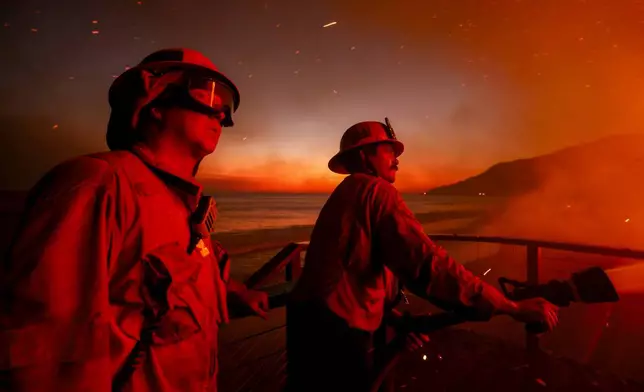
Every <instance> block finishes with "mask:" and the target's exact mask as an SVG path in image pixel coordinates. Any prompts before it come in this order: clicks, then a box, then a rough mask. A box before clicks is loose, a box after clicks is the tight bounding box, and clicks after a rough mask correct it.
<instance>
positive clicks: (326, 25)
mask: <svg viewBox="0 0 644 392" xmlns="http://www.w3.org/2000/svg"><path fill="white" fill-rule="evenodd" d="M334 24H338V22H331V23H327V24H325V25H324V26H322V27H329V26H333V25H334Z"/></svg>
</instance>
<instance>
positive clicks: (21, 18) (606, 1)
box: [0, 0, 644, 192]
mask: <svg viewBox="0 0 644 392" xmlns="http://www.w3.org/2000/svg"><path fill="white" fill-rule="evenodd" d="M68 3H69V4H68V6H66V7H60V6H59V5H56V4H54V2H47V1H44V0H30V1H25V2H20V3H19V4H12V5H10V6H8V8H9V12H8V13H7V15H6V16H5V18H6V20H5V21H3V22H4V27H2V28H1V30H0V42H1V43H2V47H3V48H6V49H3V54H4V58H5V59H7V60H8V61H5V62H3V64H2V65H0V69H1V71H2V75H3V76H2V82H1V84H0V86H1V87H2V88H0V99H1V100H2V103H3V104H2V108H1V109H0V115H1V117H0V120H1V121H2V124H0V125H2V127H3V132H2V136H0V138H1V139H0V143H2V144H1V145H2V148H3V149H4V151H3V155H2V157H3V158H2V159H3V160H2V162H1V163H2V166H3V167H4V170H3V171H2V173H0V181H1V182H2V183H1V184H0V185H1V186H2V188H5V189H7V188H24V187H28V186H30V185H31V184H32V183H33V182H34V181H35V180H36V179H37V178H38V177H39V176H40V175H42V174H43V173H44V171H45V170H47V169H48V168H49V167H50V166H51V165H53V164H55V163H56V162H57V161H59V160H61V159H65V158H67V157H71V156H73V155H76V154H79V153H86V152H93V151H97V150H103V149H105V143H104V131H105V126H106V122H107V117H108V115H109V107H108V105H107V100H106V95H107V89H108V88H109V85H110V83H111V82H112V81H113V77H114V76H115V75H118V74H119V73H120V72H122V71H123V70H124V68H125V67H126V66H131V65H134V64H135V63H136V62H138V61H139V60H140V59H141V58H142V57H143V56H145V55H146V54H148V53H150V52H151V51H153V50H156V49H160V48H162V47H175V46H187V47H192V48H195V49H199V50H201V51H203V52H205V53H206V54H207V55H208V56H210V57H211V58H212V59H213V60H214V62H215V63H217V64H218V66H219V67H220V68H221V69H222V70H223V71H224V73H226V74H227V75H228V76H230V78H231V79H232V80H233V81H235V82H236V84H237V85H238V87H239V88H240V90H241V93H242V104H241V107H240V110H239V111H238V112H237V117H236V124H237V125H236V126H235V127H234V128H232V129H227V130H226V131H225V133H224V135H223V137H222V140H221V143H220V145H219V147H218V149H217V151H216V152H215V154H213V155H212V156H211V157H209V158H208V159H207V160H206V161H205V162H204V165H203V167H202V171H201V173H200V178H201V179H202V180H203V181H204V182H205V183H206V184H208V185H209V187H211V188H212V189H214V190H246V191H289V192H318V191H320V192H326V191H329V190H331V189H332V188H333V187H334V186H335V185H336V184H337V183H338V181H339V180H340V178H341V177H340V176H336V175H334V174H332V173H330V172H329V171H328V169H327V167H326V163H327V161H328V159H329V158H330V157H331V156H332V155H333V154H334V153H335V152H336V151H337V148H338V145H339V140H340V137H341V135H342V133H343V131H344V130H345V129H346V128H348V127H349V126H350V125H351V124H353V123H355V122H358V121H363V120H381V121H382V120H383V119H384V117H385V116H387V117H389V118H390V119H391V121H392V123H393V125H394V128H395V129H396V132H397V134H398V136H399V138H400V139H401V140H402V141H403V142H404V143H405V145H406V151H405V154H404V155H403V156H402V157H401V165H400V169H401V170H400V172H399V180H398V182H397V185H398V187H399V189H401V190H403V191H419V190H424V189H428V188H430V187H433V186H436V185H440V184H445V183H450V182H454V181H458V180H460V179H462V178H464V177H467V176H469V175H472V174H475V173H477V172H479V171H482V170H484V169H485V168H487V167H488V166H490V165H492V164H494V163H496V162H498V161H502V160H511V159H516V158H520V157H527V156H533V155H538V154H541V153H544V152H549V151H552V150H556V149H558V148H561V147H563V146H567V145H574V144H578V143H580V142H584V141H589V140H593V139H597V138H599V137H601V136H605V135H609V134H616V133H632V132H640V130H641V127H640V124H641V122H642V120H643V116H644V114H643V113H644V110H643V109H644V99H642V92H641V91H644V89H643V88H644V72H642V70H643V69H644V54H642V51H641V48H642V45H641V37H644V3H642V2H639V1H626V0H624V1H622V0H583V1H579V0H575V1H573V0H534V1H528V0H525V1H509V0H506V1H503V0H498V1H488V0H442V1H429V0H428V1H421V0H415V1H412V0H400V1H395V2H393V1H386V2H385V1H369V2H367V1H353V0H329V1H321V0H319V1H307V2H303V1H295V0H284V1H259V0H239V1H234V2H223V3H222V2H211V1H206V0H195V1H193V2H191V3H190V4H189V5H188V3H186V4H185V6H183V7H182V6H181V3H178V2H176V1H171V0H158V1H149V2H146V1H144V2H139V3H141V4H137V2H136V1H131V2H130V1H128V2H113V1H107V0H105V1H96V2H92V4H91V5H90V4H86V3H84V2H81V1H71V2H68ZM73 3H77V4H73ZM66 4H67V3H66ZM330 22H337V23H336V24H334V25H331V26H328V27H323V26H324V25H325V24H327V23H330ZM240 26H243V28H241V27H240ZM8 165H9V166H8Z"/></svg>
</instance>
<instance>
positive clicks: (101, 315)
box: [0, 157, 122, 392]
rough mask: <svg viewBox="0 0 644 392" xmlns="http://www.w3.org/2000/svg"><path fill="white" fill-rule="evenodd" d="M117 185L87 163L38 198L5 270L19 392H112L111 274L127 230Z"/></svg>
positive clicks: (9, 353) (70, 168)
mask: <svg viewBox="0 0 644 392" xmlns="http://www.w3.org/2000/svg"><path fill="white" fill-rule="evenodd" d="M116 188H117V187H116V186H115V175H114V172H113V171H112V169H111V168H110V167H109V165H108V163H106V162H105V161H102V160H99V159H96V158H91V157H83V158H78V159H75V160H72V161H69V162H66V163H63V164H61V165H59V166H58V167H56V168H54V169H53V170H52V171H51V172H49V173H48V174H47V175H46V176H45V177H44V178H43V179H42V180H41V181H40V182H39V183H38V184H37V185H36V186H35V187H34V189H33V190H32V191H31V193H30V195H29V197H28V200H27V206H26V210H25V211H24V213H23V217H22V221H21V223H20V227H19V228H18V231H17V234H16V237H15V238H14V240H13V242H12V244H11V246H10V248H9V250H8V253H7V257H6V259H5V263H4V265H3V269H4V271H3V273H2V275H1V278H0V279H1V280H2V281H1V282H0V283H1V286H0V287H2V289H1V290H2V294H3V301H6V304H5V305H4V306H3V308H2V318H1V319H0V320H1V330H0V350H2V356H0V370H1V371H2V373H3V376H4V378H7V379H8V380H10V383H11V387H10V389H9V390H11V391H17V392H20V391H30V392H32V391H71V392H74V391H95V392H101V391H106V392H107V391H110V389H111V377H112V374H111V373H112V372H111V366H110V330H109V320H110V307H109V300H108V269H109V267H110V262H111V261H113V260H115V259H116V257H117V256H118V254H119V250H120V244H121V231H122V223H121V222H119V219H117V216H118V215H119V211H120V205H119V202H118V200H117V198H116V196H115V192H116Z"/></svg>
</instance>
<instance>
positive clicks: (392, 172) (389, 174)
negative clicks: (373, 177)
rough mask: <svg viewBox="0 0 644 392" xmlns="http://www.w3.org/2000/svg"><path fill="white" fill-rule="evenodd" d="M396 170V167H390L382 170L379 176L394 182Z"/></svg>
mask: <svg viewBox="0 0 644 392" xmlns="http://www.w3.org/2000/svg"><path fill="white" fill-rule="evenodd" d="M397 171H398V167H392V168H391V169H389V170H387V171H386V172H384V173H383V174H382V175H381V176H380V177H382V179H383V180H385V181H387V182H390V183H392V184H393V183H394V182H396V172H397Z"/></svg>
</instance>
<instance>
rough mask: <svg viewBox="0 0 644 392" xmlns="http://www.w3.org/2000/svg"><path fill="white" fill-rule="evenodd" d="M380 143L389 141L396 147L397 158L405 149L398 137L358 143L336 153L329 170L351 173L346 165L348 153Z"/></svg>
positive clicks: (330, 161) (338, 172)
mask: <svg viewBox="0 0 644 392" xmlns="http://www.w3.org/2000/svg"><path fill="white" fill-rule="evenodd" d="M380 143H389V144H391V145H392V146H393V147H394V153H395V154H396V158H397V157H399V156H401V155H402V153H403V152H404V151H405V145H404V144H402V143H401V142H400V141H399V140H396V139H389V140H377V141H372V142H368V143H363V144H359V145H356V146H354V147H352V148H350V149H348V150H345V151H341V152H339V153H337V154H335V155H334V156H333V157H332V158H331V159H330V160H329V164H328V166H329V170H331V171H332V172H334V173H337V174H351V173H350V172H349V171H348V170H347V167H346V162H345V161H346V157H347V153H349V152H351V151H355V150H357V149H358V148H361V147H364V146H368V145H371V144H380Z"/></svg>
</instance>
